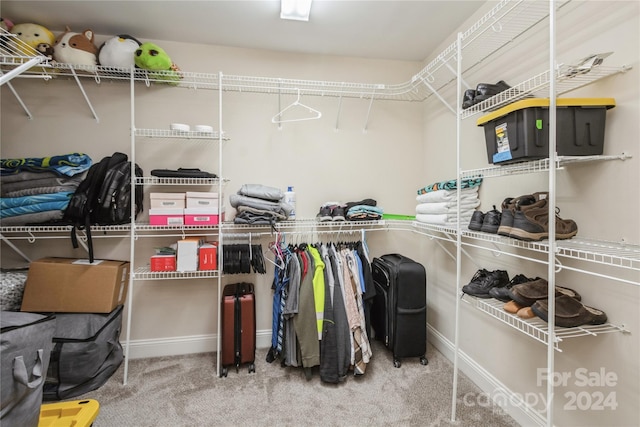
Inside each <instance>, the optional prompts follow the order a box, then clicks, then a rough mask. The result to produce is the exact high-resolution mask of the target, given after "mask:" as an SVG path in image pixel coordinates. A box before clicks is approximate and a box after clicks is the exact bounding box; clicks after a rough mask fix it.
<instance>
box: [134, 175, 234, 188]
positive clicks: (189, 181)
mask: <svg viewBox="0 0 640 427" xmlns="http://www.w3.org/2000/svg"><path fill="white" fill-rule="evenodd" d="M220 179H221V178H177V177H176V178H173V177H159V176H144V177H137V178H136V184H137V185H208V186H213V185H218V183H219V182H220ZM227 182H229V180H228V179H225V178H222V184H223V185H224V184H226V183H227Z"/></svg>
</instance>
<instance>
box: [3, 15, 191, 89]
mask: <svg viewBox="0 0 640 427" xmlns="http://www.w3.org/2000/svg"><path fill="white" fill-rule="evenodd" d="M0 27H2V28H3V29H5V30H6V31H8V32H10V33H12V34H15V35H16V37H17V38H18V39H19V40H20V41H22V42H24V43H25V44H27V45H28V46H30V47H31V48H33V49H35V50H36V51H37V52H38V53H39V54H41V55H44V56H46V57H47V59H49V60H51V61H52V62H59V63H64V64H70V65H81V66H86V67H88V68H91V67H95V66H96V65H100V66H102V67H109V68H114V69H118V70H121V71H120V72H121V73H122V74H124V73H125V71H124V70H130V69H131V67H132V66H134V67H136V68H139V69H143V70H148V71H149V73H148V76H149V79H151V80H154V81H165V82H168V83H173V84H177V82H178V81H179V80H180V79H181V78H182V75H181V73H180V68H179V67H178V66H177V65H176V64H175V63H174V62H173V61H172V60H171V58H170V57H169V55H168V54H167V52H165V51H164V49H162V48H161V47H160V46H158V45H157V44H154V43H150V42H147V43H141V42H140V41H138V40H137V39H136V38H135V37H133V36H131V35H128V34H118V35H115V36H112V37H110V38H109V39H107V40H106V41H105V42H104V43H102V44H101V45H100V48H98V47H97V46H96V44H95V40H94V32H93V30H91V29H86V30H84V31H83V32H81V33H77V32H74V31H71V29H70V28H69V27H66V28H65V31H63V32H62V33H60V34H59V35H58V36H57V37H55V36H54V35H53V33H52V32H51V31H50V30H49V29H48V28H46V27H44V26H42V25H40V24H35V23H21V24H14V23H13V22H11V20H9V19H7V18H0ZM109 71H111V72H116V73H117V72H118V71H117V70H116V71H113V70H109Z"/></svg>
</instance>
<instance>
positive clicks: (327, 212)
mask: <svg viewBox="0 0 640 427" xmlns="http://www.w3.org/2000/svg"><path fill="white" fill-rule="evenodd" d="M332 211H333V209H332V207H331V206H320V211H319V212H318V215H316V218H318V221H320V222H324V221H331V214H332Z"/></svg>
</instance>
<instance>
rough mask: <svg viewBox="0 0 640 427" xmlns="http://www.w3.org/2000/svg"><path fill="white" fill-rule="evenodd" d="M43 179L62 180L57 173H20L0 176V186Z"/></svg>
mask: <svg viewBox="0 0 640 427" xmlns="http://www.w3.org/2000/svg"><path fill="white" fill-rule="evenodd" d="M45 178H62V175H60V174H59V173H55V172H49V171H40V172H31V171H20V172H19V173H14V174H12V175H0V182H1V183H2V185H5V184H6V183H8V182H17V181H28V180H31V179H45ZM67 178H69V177H67Z"/></svg>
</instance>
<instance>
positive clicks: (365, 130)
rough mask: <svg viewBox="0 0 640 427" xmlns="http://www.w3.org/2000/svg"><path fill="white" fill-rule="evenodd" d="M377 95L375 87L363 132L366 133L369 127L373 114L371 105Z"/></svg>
mask: <svg viewBox="0 0 640 427" xmlns="http://www.w3.org/2000/svg"><path fill="white" fill-rule="evenodd" d="M375 97H376V91H375V89H374V90H373V93H372V94H371V100H370V101H369V109H368V110H367V120H366V121H365V122H364V128H362V132H363V133H366V132H367V128H368V127H369V116H371V107H372V106H373V100H374V98H375Z"/></svg>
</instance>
